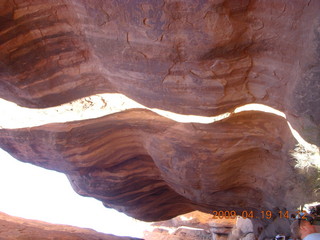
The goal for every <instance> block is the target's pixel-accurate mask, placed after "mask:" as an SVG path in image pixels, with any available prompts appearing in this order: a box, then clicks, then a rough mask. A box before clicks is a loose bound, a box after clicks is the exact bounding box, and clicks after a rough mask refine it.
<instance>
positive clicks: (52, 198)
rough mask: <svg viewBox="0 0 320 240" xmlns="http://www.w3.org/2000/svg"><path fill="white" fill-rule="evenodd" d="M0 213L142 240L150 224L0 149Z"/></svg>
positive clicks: (62, 175) (61, 175)
mask: <svg viewBox="0 0 320 240" xmlns="http://www.w3.org/2000/svg"><path fill="white" fill-rule="evenodd" d="M0 192H1V198H0V211H1V212H4V213H6V214H9V215H12V216H18V217H23V218H28V219H35V220H41V221H46V222H50V223H55V224H66V225H72V226H78V227H83V228H91V229H94V230H96V231H98V232H104V233H110V234H114V235H119V236H132V237H138V238H143V231H144V230H146V229H148V228H149V226H150V223H145V222H141V221H138V220H135V219H133V218H130V217H128V216H126V215H125V214H123V213H119V212H117V211H115V210H113V209H108V208H106V207H104V206H103V205H102V203H101V202H100V201H98V200H96V199H93V198H87V197H82V196H80V195H78V194H77V193H75V192H74V191H73V189H72V187H71V185H70V183H69V181H68V179H67V177H66V176H65V175H64V174H62V173H58V172H55V171H50V170H46V169H43V168H40V167H37V166H34V165H31V164H28V163H22V162H19V161H17V160H16V159H14V158H12V157H11V156H10V155H9V154H8V153H6V152H5V151H3V150H2V149H0Z"/></svg>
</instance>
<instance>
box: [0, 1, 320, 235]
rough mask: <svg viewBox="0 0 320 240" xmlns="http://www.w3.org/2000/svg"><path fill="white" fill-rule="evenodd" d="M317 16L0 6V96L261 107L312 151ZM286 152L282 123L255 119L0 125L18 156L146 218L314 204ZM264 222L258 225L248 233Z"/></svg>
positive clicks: (156, 7)
mask: <svg viewBox="0 0 320 240" xmlns="http://www.w3.org/2000/svg"><path fill="white" fill-rule="evenodd" d="M319 12H320V1H312V0H310V1H301V0H290V1H289V0H287V1H281V0H251V1H249V0H216V1H215V0H213V1H209V0H208V1H191V0H190V1H189V0H184V1H182V0H176V1H169V0H168V1H159V0H154V1H150V0H130V1H129V0H128V1H112V0H109V1H102V0H100V1H99V0H92V1H84V0H55V1H44V0H32V1H31V0H29V1H26V0H14V1H13V0H5V1H2V2H1V4H0V16H1V17H0V53H1V54H0V97H2V98H4V99H7V100H10V101H13V102H16V103H18V104H19V105H21V106H26V107H32V108H39V107H50V106H56V105H59V104H62V103H66V102H68V101H71V100H74V99H77V98H80V97H84V96H89V95H91V94H97V93H115V92H118V93H123V94H124V95H126V96H128V97H130V98H132V99H134V100H136V101H137V102H139V103H142V104H144V105H146V106H148V107H157V108H161V109H164V110H169V111H173V112H176V113H183V114H193V115H201V116H211V115H217V114H221V113H225V112H229V111H233V110H234V109H235V108H236V107H239V106H242V105H243V104H247V103H260V104H265V105H268V106H271V107H274V108H276V109H278V110H281V111H283V112H285V113H286V115H287V119H288V120H289V121H290V122H291V124H292V125H293V127H294V128H296V129H297V130H298V131H299V132H300V134H301V135H302V136H303V137H304V138H306V140H308V141H310V142H312V143H314V144H316V145H318V146H319V145H320V144H319V142H320V140H319V139H320V137H319V136H320V134H319V133H320V128H319V122H320V121H319V120H320V112H319V111H320V108H319V104H320V102H319V101H320V87H319V86H320V85H319V75H320V74H319V73H320V70H319V69H320V67H319V59H320V58H319V46H320V45H319V36H320V33H319V32H320V27H319V26H320V25H319V17H320V15H319ZM2 114H6V113H2ZM295 144H296V141H295V139H294V138H293V136H292V134H291V132H290V130H289V128H288V126H287V124H286V120H285V119H284V118H281V117H278V116H276V115H273V114H270V113H264V112H253V111H251V112H242V113H238V114H233V115H231V116H230V117H229V118H226V119H224V120H222V121H219V122H214V123H211V124H200V123H178V122H175V121H172V120H170V119H167V118H165V117H161V116H159V115H157V114H155V113H153V112H151V111H149V110H135V109H133V110H128V111H123V112H120V113H116V114H112V115H108V116H105V117H101V118H99V119H91V120H84V121H79V122H72V123H65V124H63V123H62V124H49V125H44V126H40V127H34V128H23V129H11V130H10V129H2V130H0V146H1V147H2V148H3V149H5V150H6V151H8V152H10V153H11V154H12V155H13V156H14V157H16V158H17V159H20V160H22V161H27V162H30V163H33V164H36V165H39V166H42V167H45V168H49V169H54V170H57V171H61V172H64V173H66V174H67V175H68V177H69V179H70V181H71V183H72V185H73V187H74V189H75V190H76V191H77V192H78V193H80V194H82V195H86V196H92V197H95V198H97V199H99V200H101V201H103V202H104V204H105V205H106V206H109V207H113V208H116V209H118V210H121V211H124V212H126V213H127V214H129V215H131V216H134V217H136V218H139V219H142V220H147V221H151V220H152V221H153V220H164V219H168V218H171V217H174V216H176V215H178V214H182V213H185V212H189V211H191V210H194V209H200V210H202V211H206V212H211V211H212V210H235V211H237V213H238V214H241V211H242V210H244V209H246V210H252V211H254V212H255V213H257V214H258V213H260V211H261V210H271V211H273V213H274V214H276V213H277V211H278V210H279V209H281V210H284V209H289V210H292V209H293V208H294V207H296V206H298V205H299V204H301V203H304V202H306V201H308V200H310V201H311V200H314V199H315V198H316V196H315V195H314V194H313V190H314V189H313V188H310V187H309V185H307V184H309V182H310V181H309V180H310V179H307V180H306V179H305V176H303V175H301V173H300V172H297V171H296V170H295V169H294V165H295V161H294V160H293V159H291V158H290V156H289V151H291V150H292V149H293V148H294V145H295ZM311 182H314V181H313V179H311ZM272 220H273V219H270V220H267V219H261V218H257V219H253V221H254V224H255V232H256V234H261V237H263V236H264V234H266V233H263V231H262V230H261V229H262V228H264V227H266V226H267V225H268V224H269V223H270V221H272ZM282 220H283V222H288V221H286V220H285V219H282ZM284 226H285V224H284ZM274 229H275V230H274V233H275V232H277V231H278V230H277V228H274ZM280 230H281V229H280ZM280 230H279V231H280ZM281 231H283V230H281Z"/></svg>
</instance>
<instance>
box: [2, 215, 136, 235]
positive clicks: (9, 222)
mask: <svg viewBox="0 0 320 240" xmlns="http://www.w3.org/2000/svg"><path fill="white" fill-rule="evenodd" d="M0 239H1V240H54V239H60V240H80V239H83V240H89V239H90V240H138V238H130V237H117V236H114V235H110V234H103V233H98V232H96V231H93V230H91V229H84V228H78V227H72V226H67V225H56V224H50V223H46V222H41V221H35V220H28V219H23V218H18V217H12V216H9V215H7V214H4V213H0Z"/></svg>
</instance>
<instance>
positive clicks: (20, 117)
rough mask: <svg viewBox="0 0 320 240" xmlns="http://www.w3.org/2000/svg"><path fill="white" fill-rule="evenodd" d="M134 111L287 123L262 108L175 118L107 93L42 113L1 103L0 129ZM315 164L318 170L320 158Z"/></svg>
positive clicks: (194, 120) (190, 118)
mask: <svg viewBox="0 0 320 240" xmlns="http://www.w3.org/2000/svg"><path fill="white" fill-rule="evenodd" d="M134 108H138V109H148V110H150V111H153V112H155V113H157V114H159V115H161V116H163V117H166V118H169V119H171V120H174V121H177V122H182V123H191V122H192V123H202V124H209V123H213V122H216V121H220V120H222V119H226V118H228V117H230V116H231V115H234V114H237V113H240V112H244V111H262V112H268V113H272V114H275V115H278V116H280V117H283V118H285V119H286V115H285V114H284V113H283V112H281V111H279V110H277V109H274V108H272V107H269V106H266V105H263V104H255V103H252V104H246V105H244V106H241V107H238V108H236V109H235V110H234V111H233V112H226V113H223V114H220V115H218V116H211V117H205V116H196V115H184V114H178V113H174V112H170V111H165V110H161V109H157V108H148V107H146V106H144V105H142V104H140V103H138V102H136V101H134V100H132V99H130V98H128V97H127V96H125V95H123V94H119V93H106V94H97V95H92V96H89V97H84V98H81V99H78V100H75V101H73V102H70V103H66V104H63V105H60V106H57V107H51V108H44V109H31V108H25V107H20V106H18V105H17V104H15V103H13V102H9V101H6V100H4V99H0V110H1V112H5V113H6V114H3V115H2V116H1V119H0V128H7V129H16V128H24V127H34V126H41V125H44V124H48V123H62V122H70V121H76V120H84V119H93V118H98V117H102V116H106V115H110V114H113V113H117V112H121V111H125V110H128V109H134ZM287 123H288V126H289V128H290V130H291V132H292V135H293V136H294V137H295V139H296V140H297V142H298V143H299V144H300V145H302V146H303V147H304V148H306V149H308V150H310V151H316V152H319V148H318V147H317V146H315V145H313V144H310V143H308V142H307V141H305V140H304V139H303V138H302V137H301V136H300V134H299V133H298V132H297V131H296V130H295V129H293V128H292V126H291V124H290V123H289V122H288V121H287ZM315 163H316V164H317V165H318V166H320V157H319V159H318V160H317V161H316V162H315Z"/></svg>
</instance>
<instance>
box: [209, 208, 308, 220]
mask: <svg viewBox="0 0 320 240" xmlns="http://www.w3.org/2000/svg"><path fill="white" fill-rule="evenodd" d="M212 214H213V217H212V218H213V219H223V218H225V219H235V218H236V217H237V216H240V217H242V218H260V219H271V218H274V217H279V218H290V216H289V211H277V212H276V213H275V212H272V211H270V210H266V211H259V212H254V211H246V210H245V211H242V212H241V213H240V214H237V213H236V211H212ZM296 214H300V216H302V218H303V217H304V215H306V214H307V212H305V211H297V212H296ZM291 218H295V216H291Z"/></svg>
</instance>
